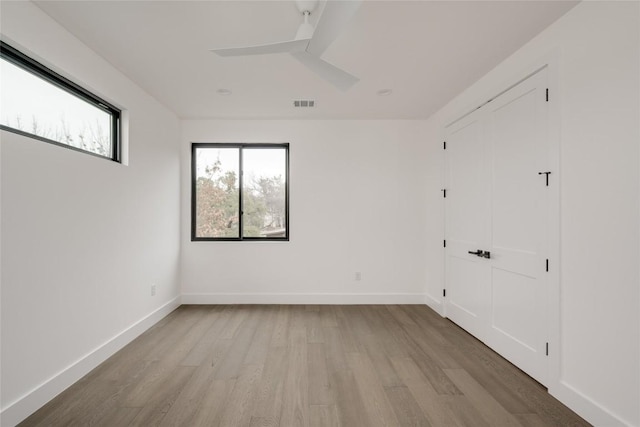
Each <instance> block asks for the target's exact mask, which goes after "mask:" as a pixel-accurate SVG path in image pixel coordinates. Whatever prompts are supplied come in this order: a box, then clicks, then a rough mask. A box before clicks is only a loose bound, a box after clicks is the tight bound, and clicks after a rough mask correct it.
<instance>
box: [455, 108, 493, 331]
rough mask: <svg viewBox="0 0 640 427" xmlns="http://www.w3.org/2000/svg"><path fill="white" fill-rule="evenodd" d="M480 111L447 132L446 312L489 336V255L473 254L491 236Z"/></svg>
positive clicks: (486, 158)
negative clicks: (487, 257) (485, 256)
mask: <svg viewBox="0 0 640 427" xmlns="http://www.w3.org/2000/svg"><path fill="white" fill-rule="evenodd" d="M481 113H483V112H480V111H477V112H475V113H473V114H471V115H469V116H467V117H465V118H464V119H463V120H460V121H458V122H457V123H456V124H455V125H454V126H452V127H451V128H450V129H449V132H448V135H447V142H446V144H447V158H448V160H449V161H448V164H447V188H446V189H445V190H446V193H445V199H446V208H447V220H446V237H447V239H446V242H447V243H446V265H447V268H446V281H447V286H446V292H447V294H446V301H447V306H446V310H447V317H449V318H450V319H451V320H453V321H454V322H456V323H457V324H459V325H460V326H462V327H463V328H464V329H466V330H467V331H469V332H470V333H472V334H473V335H475V336H476V337H478V338H480V339H482V340H484V339H485V338H486V336H487V334H488V328H487V324H486V321H485V320H484V319H486V318H487V316H488V315H489V313H490V311H489V310H490V303H491V300H490V284H491V283H490V278H491V277H490V274H491V271H490V270H489V269H488V268H487V266H488V263H487V260H486V259H485V258H481V257H479V256H477V255H473V254H470V253H469V252H476V251H477V250H478V249H480V248H483V247H486V243H487V241H488V240H489V238H490V234H489V231H490V230H489V227H490V215H489V209H490V205H489V204H488V203H487V201H488V200H489V189H490V181H489V180H488V179H487V160H488V157H487V155H486V154H487V147H486V142H485V141H486V137H485V133H486V129H485V128H486V125H485V122H484V121H483V120H482V117H483V116H482V114H481Z"/></svg>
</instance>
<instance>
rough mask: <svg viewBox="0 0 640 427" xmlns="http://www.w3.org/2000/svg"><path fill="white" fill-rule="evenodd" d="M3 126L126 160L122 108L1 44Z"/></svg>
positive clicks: (0, 110) (0, 121) (0, 117)
mask: <svg viewBox="0 0 640 427" xmlns="http://www.w3.org/2000/svg"><path fill="white" fill-rule="evenodd" d="M0 107H1V108H0V129H3V130H6V131H9V132H14V133H18V134H21V135H24V136H28V137H31V138H35V139H38V140H41V141H45V142H49V143H52V144H55V145H59V146H63V147H66V148H70V149H73V150H77V151H82V152H84V153H88V154H91V155H94V156H100V157H104V158H107V159H110V160H115V161H120V146H119V128H120V110H118V109H117V108H116V107H114V106H112V105H111V104H109V103H108V102H106V101H104V100H103V99H101V98H99V97H97V96H96V95H94V94H92V93H91V92H89V91H87V90H86V89H84V88H82V87H80V86H78V85H77V84H75V83H73V82H72V81H70V80H68V79H66V78H64V77H62V76H61V75H59V74H57V73H55V72H54V71H52V70H50V69H49V68H47V67H45V66H44V65H42V64H40V63H39V62H37V61H35V60H33V59H31V58H30V57H28V56H27V55H25V54H23V53H22V52H20V51H18V50H17V49H15V48H13V47H11V46H9V45H8V44H6V43H4V42H0Z"/></svg>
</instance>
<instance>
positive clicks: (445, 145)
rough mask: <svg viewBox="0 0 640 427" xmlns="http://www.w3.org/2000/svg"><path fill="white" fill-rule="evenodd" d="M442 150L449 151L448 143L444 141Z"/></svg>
mask: <svg viewBox="0 0 640 427" xmlns="http://www.w3.org/2000/svg"><path fill="white" fill-rule="evenodd" d="M442 149H443V150H446V149H447V141H443V142H442Z"/></svg>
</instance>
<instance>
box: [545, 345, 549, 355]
mask: <svg viewBox="0 0 640 427" xmlns="http://www.w3.org/2000/svg"><path fill="white" fill-rule="evenodd" d="M545 353H546V354H545V355H546V356H548V355H549V343H547V345H546V346H545Z"/></svg>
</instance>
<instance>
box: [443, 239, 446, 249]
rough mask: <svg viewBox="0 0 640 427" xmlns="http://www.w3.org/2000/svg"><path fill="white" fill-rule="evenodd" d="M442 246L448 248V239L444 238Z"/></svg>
mask: <svg viewBox="0 0 640 427" xmlns="http://www.w3.org/2000/svg"><path fill="white" fill-rule="evenodd" d="M442 247H443V248H446V247H447V241H446V240H443V241H442Z"/></svg>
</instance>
